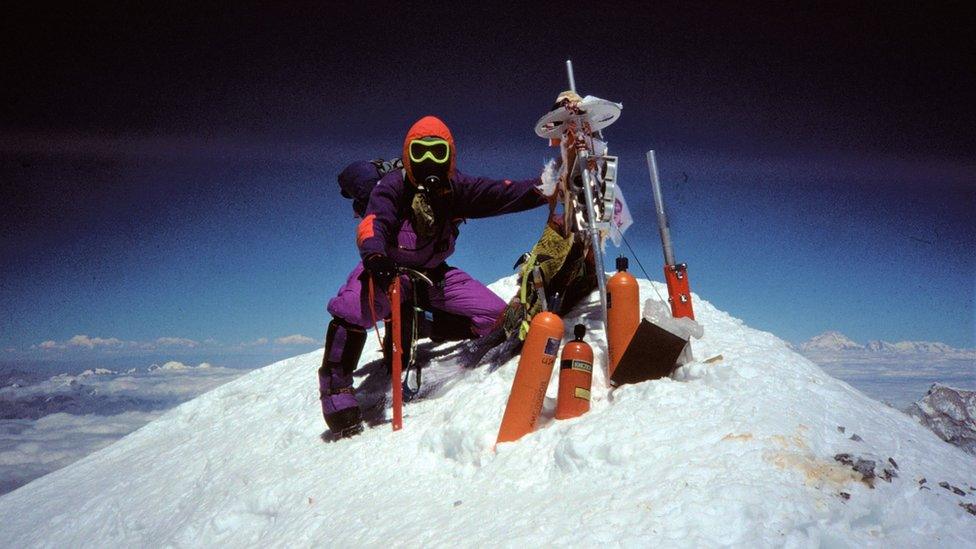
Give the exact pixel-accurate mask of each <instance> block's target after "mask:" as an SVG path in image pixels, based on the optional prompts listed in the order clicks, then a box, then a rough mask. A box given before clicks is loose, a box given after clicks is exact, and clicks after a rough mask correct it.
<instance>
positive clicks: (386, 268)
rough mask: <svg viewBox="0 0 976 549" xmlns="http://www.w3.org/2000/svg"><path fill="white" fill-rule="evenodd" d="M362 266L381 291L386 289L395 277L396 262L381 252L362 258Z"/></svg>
mask: <svg viewBox="0 0 976 549" xmlns="http://www.w3.org/2000/svg"><path fill="white" fill-rule="evenodd" d="M363 267H364V268H365V269H366V272H368V273H369V276H370V277H372V279H373V281H374V282H375V283H376V285H377V286H379V287H380V289H381V290H382V291H384V292H385V291H386V289H387V288H389V287H390V283H391V282H393V278H394V277H396V275H397V271H396V267H397V265H396V262H395V261H393V260H392V259H390V258H389V257H386V256H385V255H383V254H373V255H371V256H369V257H367V258H366V259H364V260H363Z"/></svg>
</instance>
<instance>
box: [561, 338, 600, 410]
mask: <svg viewBox="0 0 976 549" xmlns="http://www.w3.org/2000/svg"><path fill="white" fill-rule="evenodd" d="M573 333H574V335H575V336H576V339H575V340H573V341H570V342H569V343H567V344H566V346H565V347H563V354H562V358H561V360H560V361H559V397H558V400H557V401H556V419H569V418H571V417H577V416H581V415H583V414H585V413H586V412H589V411H590V385H591V383H592V382H593V349H591V348H590V346H589V345H588V344H587V343H586V342H585V341H583V336H584V335H586V326H584V325H582V324H577V325H576V328H575V329H574V330H573Z"/></svg>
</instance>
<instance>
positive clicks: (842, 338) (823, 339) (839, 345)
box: [800, 330, 864, 351]
mask: <svg viewBox="0 0 976 549" xmlns="http://www.w3.org/2000/svg"><path fill="white" fill-rule="evenodd" d="M800 350H803V351H863V350H864V346H863V345H861V344H860V343H857V342H856V341H853V340H852V339H851V338H849V337H847V336H846V335H844V334H842V333H840V332H838V331H836V330H829V331H826V332H824V333H822V334H820V335H818V336H814V337H812V338H810V339H809V340H807V341H806V342H805V343H803V344H801V345H800Z"/></svg>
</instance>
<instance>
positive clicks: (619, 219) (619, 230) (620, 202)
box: [610, 185, 634, 248]
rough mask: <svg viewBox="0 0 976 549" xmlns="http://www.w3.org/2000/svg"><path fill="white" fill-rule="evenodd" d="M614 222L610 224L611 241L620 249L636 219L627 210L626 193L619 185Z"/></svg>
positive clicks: (614, 199)
mask: <svg viewBox="0 0 976 549" xmlns="http://www.w3.org/2000/svg"><path fill="white" fill-rule="evenodd" d="M613 202H614V204H613V220H612V221H611V222H610V226H611V229H610V240H612V241H613V245H614V246H616V247H618V248H619V247H620V244H621V243H622V242H623V239H624V233H625V232H627V228H628V227H630V226H631V225H633V224H634V218H633V217H631V216H630V209H629V208H627V201H626V200H624V191H623V189H621V188H620V185H617V189H616V192H615V193H614V198H613Z"/></svg>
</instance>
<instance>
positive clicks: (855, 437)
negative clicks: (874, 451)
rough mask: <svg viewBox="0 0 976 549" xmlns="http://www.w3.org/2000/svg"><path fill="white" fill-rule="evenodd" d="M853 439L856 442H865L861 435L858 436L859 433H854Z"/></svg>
mask: <svg viewBox="0 0 976 549" xmlns="http://www.w3.org/2000/svg"><path fill="white" fill-rule="evenodd" d="M851 440H853V441H854V442H864V439H863V438H861V437H859V436H857V433H854V434H853V435H851Z"/></svg>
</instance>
